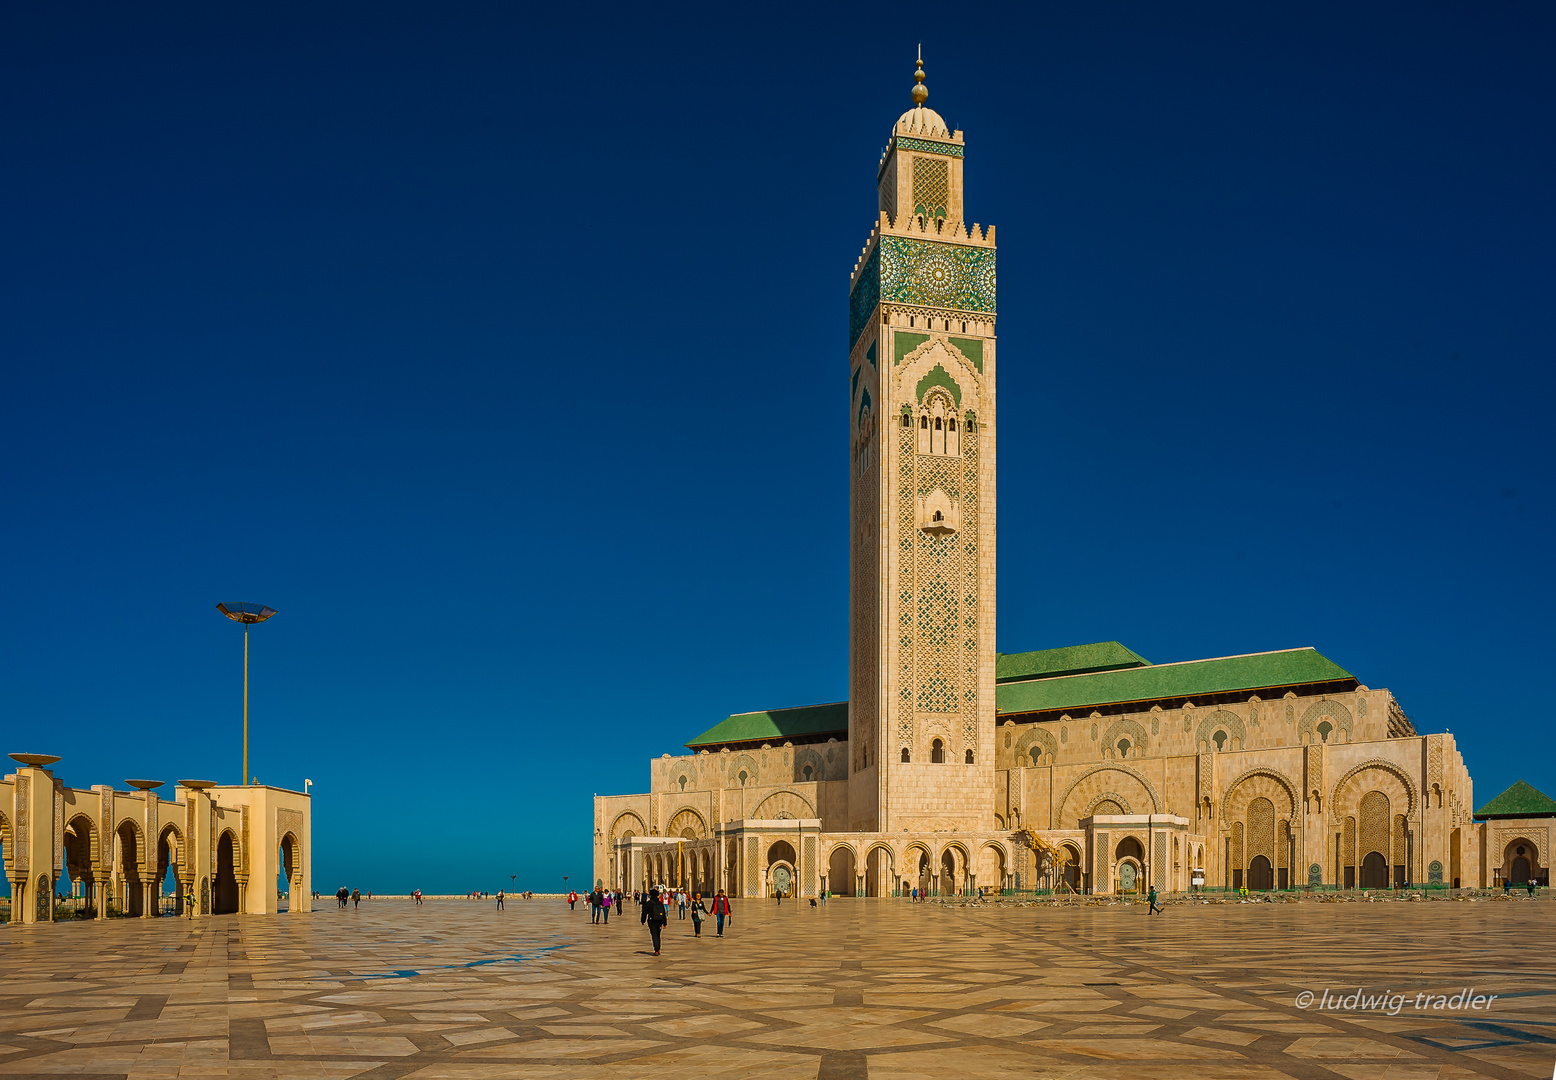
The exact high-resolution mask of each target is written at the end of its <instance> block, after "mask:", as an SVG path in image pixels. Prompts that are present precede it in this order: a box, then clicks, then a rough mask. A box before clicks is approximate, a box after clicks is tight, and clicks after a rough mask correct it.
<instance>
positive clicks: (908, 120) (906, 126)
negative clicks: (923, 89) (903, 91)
mask: <svg viewBox="0 0 1556 1080" xmlns="http://www.w3.org/2000/svg"><path fill="white" fill-rule="evenodd" d="M897 130H898V131H906V132H908V133H909V134H910V135H941V136H949V135H950V134H951V131H950V129H949V128H947V127H946V122H945V120H944V119H942V118H941V116H940V114H939V113H937V112H936V111H935V110H934V109H931V108H929V107H927V106H924V105H918V106H915V107H914V108H911V109H909V110H908V111H907V112H905V113H903V114H902V115H901V116H899V117H898V118H897Z"/></svg>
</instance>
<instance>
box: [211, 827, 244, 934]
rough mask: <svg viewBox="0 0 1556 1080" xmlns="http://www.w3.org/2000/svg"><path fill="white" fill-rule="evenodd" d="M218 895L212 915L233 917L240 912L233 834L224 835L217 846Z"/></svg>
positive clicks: (214, 897)
mask: <svg viewBox="0 0 1556 1080" xmlns="http://www.w3.org/2000/svg"><path fill="white" fill-rule="evenodd" d="M215 893H216V895H215V896H213V897H211V901H212V907H211V914H212V915H231V914H233V913H235V912H236V911H237V910H238V876H237V873H236V872H235V870H234V868H233V858H232V833H230V832H224V833H222V838H221V840H220V841H218V842H217V844H216V889H215Z"/></svg>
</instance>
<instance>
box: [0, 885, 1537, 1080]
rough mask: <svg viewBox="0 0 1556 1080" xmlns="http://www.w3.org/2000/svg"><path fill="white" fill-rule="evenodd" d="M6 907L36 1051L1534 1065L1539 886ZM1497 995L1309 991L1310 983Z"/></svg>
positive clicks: (6, 1017)
mask: <svg viewBox="0 0 1556 1080" xmlns="http://www.w3.org/2000/svg"><path fill="white" fill-rule="evenodd" d="M325 903H326V905H327V906H325V907H324V909H323V910H321V911H318V912H315V913H313V914H312V915H307V916H299V917H296V918H293V917H289V916H285V915H282V916H272V917H260V916H223V917H219V918H213V919H206V920H202V921H198V922H195V923H190V922H187V921H179V920H174V919H162V920H122V921H114V922H111V923H106V924H104V923H82V924H61V925H54V926H49V925H43V926H37V927H16V926H11V927H5V928H3V929H0V1080H16V1078H18V1077H26V1076H39V1077H42V1076H49V1077H58V1076H59V1075H60V1074H62V1073H65V1074H74V1075H76V1076H86V1077H103V1078H106V1077H142V1078H147V1080H150V1078H161V1077H174V1076H201V1077H227V1076H230V1077H234V1078H239V1077H241V1078H246V1080H271V1078H279V1077H363V1078H371V1080H385V1078H398V1077H415V1078H417V1080H438V1078H461V1080H462V1078H470V1080H502V1078H506V1077H546V1078H571V1077H600V1078H640V1077H643V1078H646V1077H654V1078H656V1080H664V1078H667V1077H676V1078H700V1077H724V1076H730V1077H741V1078H743V1080H758V1078H779V1077H782V1078H785V1080H788V1078H793V1080H864V1078H866V1077H870V1078H877V1080H878V1078H882V1077H890V1078H892V1080H920V1078H925V1080H927V1078H930V1077H933V1078H935V1080H944V1078H947V1077H955V1078H979V1077H994V1076H999V1077H1002V1078H1009V1077H1072V1078H1082V1077H1109V1078H1113V1077H1120V1078H1128V1080H1150V1078H1156V1077H1171V1078H1173V1080H1181V1078H1185V1077H1189V1078H1205V1077H1237V1078H1243V1077H1284V1076H1290V1077H1301V1078H1319V1077H1346V1078H1352V1080H1360V1078H1364V1077H1380V1078H1387V1080H1426V1078H1428V1077H1436V1078H1445V1077H1463V1076H1495V1077H1528V1076H1538V1077H1547V1076H1551V1075H1552V1073H1553V1067H1556V1066H1553V1062H1556V1009H1553V1006H1556V978H1553V968H1556V960H1553V959H1552V952H1551V932H1550V928H1551V923H1552V919H1553V916H1556V903H1551V902H1549V901H1546V900H1536V901H1524V902H1498V903H1474V904H1467V903H1413V904H1399V903H1380V904H1316V903H1308V904H1290V905H1271V904H1249V905H1232V906H1224V907H1205V906H1195V905H1174V906H1171V907H1169V909H1168V911H1167V914H1166V915H1164V916H1159V917H1157V916H1152V917H1149V918H1148V917H1147V916H1146V915H1145V909H1144V908H1143V907H1132V908H1127V907H1079V908H1074V909H1069V910H1057V911H1056V910H1051V909H1035V908H1008V907H1007V908H992V907H983V908H956V907H941V906H937V905H917V906H915V905H910V904H907V903H904V902H901V901H875V900H834V901H833V902H832V903H831V904H830V905H828V906H826V907H824V908H820V909H817V910H811V909H810V908H809V907H808V906H803V905H795V904H793V903H785V904H784V905H783V907H782V909H781V910H780V909H778V908H776V907H774V906H773V904H772V902H771V901H767V902H761V901H747V902H743V903H741V902H737V912H736V921H735V923H734V925H733V927H732V928H731V931H730V933H729V935H728V936H726V937H725V938H724V939H723V940H719V939H715V938H713V937H712V924H711V922H710V923H709V924H708V925H707V929H706V930H705V937H704V938H703V939H702V940H693V939H692V938H691V923H690V922H689V921H687V922H684V923H683V922H680V921H672V922H671V924H670V926H669V928H668V929H667V931H666V939H665V941H666V945H665V951H664V955H662V956H660V957H654V956H652V955H650V954H649V952H648V935H647V933H646V932H645V931H643V930H642V929H641V928H640V927H639V926H638V924H637V921H636V919H632V918H629V919H627V920H622V919H615V920H612V922H611V924H610V925H609V926H608V927H606V926H593V925H591V924H590V922H589V916H588V913H587V911H585V910H583V908H582V905H580V910H578V911H577V912H574V913H569V912H568V911H567V910H566V906H565V905H564V904H561V903H559V902H558V901H554V900H552V901H540V900H535V901H528V902H525V901H517V900H515V901H510V902H509V904H508V910H507V911H506V912H497V911H495V910H493V907H492V905H490V904H488V903H479V902H471V901H444V902H429V903H428V904H426V905H425V906H424V907H422V908H420V909H417V908H416V907H414V906H413V905H412V904H411V903H409V902H407V901H398V900H397V901H382V900H379V901H372V902H368V903H364V904H363V906H362V908H361V909H360V910H351V911H344V912H342V911H338V910H336V909H335V908H334V907H333V906H328V905H329V901H328V900H326V901H325ZM1358 985H1359V986H1361V987H1363V988H1369V989H1375V990H1383V989H1388V990H1394V991H1397V992H1403V993H1408V994H1409V995H1410V996H1411V998H1412V1000H1413V998H1414V995H1415V994H1417V993H1419V992H1421V991H1423V990H1424V991H1431V992H1434V993H1452V992H1454V991H1456V990H1458V989H1459V988H1460V987H1463V986H1474V987H1476V988H1477V990H1479V991H1481V992H1486V993H1496V994H1499V995H1501V996H1500V997H1499V998H1498V1000H1497V1001H1496V1002H1495V1003H1494V1005H1493V1006H1492V1011H1491V1012H1490V1013H1489V1014H1488V1013H1461V1014H1457V1015H1453V1016H1449V1015H1445V1014H1442V1013H1418V1012H1416V1011H1415V1010H1413V1009H1412V1008H1408V1007H1407V1008H1406V1009H1405V1011H1404V1012H1403V1013H1402V1014H1401V1015H1400V1016H1398V1017H1396V1018H1390V1017H1387V1016H1380V1015H1376V1014H1368V1013H1348V1014H1333V1013H1324V1014H1318V1013H1316V1012H1314V1011H1312V1010H1309V1011H1306V1012H1305V1011H1303V1010H1301V1009H1298V1008H1296V1007H1295V1005H1294V1004H1293V1000H1294V998H1295V996H1296V995H1297V993H1298V992H1299V991H1302V990H1313V991H1315V992H1321V991H1322V990H1323V989H1324V988H1326V987H1328V988H1332V989H1338V990H1345V991H1349V990H1351V989H1353V988H1355V987H1357V986H1358Z"/></svg>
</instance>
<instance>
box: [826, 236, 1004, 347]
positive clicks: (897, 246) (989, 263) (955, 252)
mask: <svg viewBox="0 0 1556 1080" xmlns="http://www.w3.org/2000/svg"><path fill="white" fill-rule="evenodd" d="M876 252H879V254H880V286H879V296H880V298H881V299H882V300H885V301H887V302H889V303H897V304H916V305H919V306H921V307H941V308H951V309H953V310H957V311H977V312H989V313H991V314H992V313H993V312H994V310H995V303H994V298H995V249H994V248H986V247H971V246H967V245H962V244H947V243H943V242H940V241H935V240H915V239H911V238H909V237H906V236H890V235H887V236H882V237H881V238H880V242H879V244H878V245H877V247H876ZM871 254H872V255H874V254H875V252H872V253H871ZM867 269H868V267H867ZM861 277H863V275H861ZM855 291H856V292H857V289H856V290H855ZM862 301H863V298H861V302H862ZM866 317H868V316H866ZM857 336H858V335H857V334H855V335H854V337H857Z"/></svg>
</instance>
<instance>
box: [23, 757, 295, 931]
mask: <svg viewBox="0 0 1556 1080" xmlns="http://www.w3.org/2000/svg"><path fill="white" fill-rule="evenodd" d="M191 783H193V782H191ZM310 802H311V800H310V799H309V797H308V796H307V795H304V794H303V793H301V792H297V791H288V790H286V789H284V788H276V787H269V786H263V785H248V786H223V785H203V784H202V785H200V786H199V787H185V786H182V785H180V786H175V787H174V789H173V798H171V799H163V798H161V797H160V796H159V795H158V793H157V791H156V790H155V789H151V790H144V791H134V792H125V791H115V790H114V789H113V788H112V787H110V786H108V785H103V784H100V785H96V786H94V787H91V788H71V787H67V786H65V784H64V783H63V782H61V781H60V780H58V779H56V778H55V776H54V774H53V772H52V771H50V770H49V769H47V768H37V767H31V766H27V767H23V768H20V769H18V770H17V771H16V772H15V773H14V774H12V775H10V776H7V777H5V778H4V780H0V845H3V847H4V855H5V873H6V877H7V878H8V879H9V881H10V883H11V919H12V921H13V922H38V921H48V920H49V919H52V918H53V916H54V903H55V897H56V895H57V893H58V892H59V891H60V888H61V885H62V883H63V882H64V881H65V880H67V879H69V880H71V881H80V882H82V883H83V887H84V888H85V890H86V895H87V896H88V898H89V899H90V902H91V904H92V906H94V907H95V908H96V909H97V912H98V917H99V918H107V913H108V905H107V903H106V901H107V900H108V899H109V898H110V897H111V898H112V899H113V901H114V902H115V904H116V905H117V906H118V907H119V908H120V910H122V911H126V912H132V913H136V914H140V915H144V916H146V917H151V916H153V915H155V914H156V913H157V910H158V905H159V904H160V902H161V892H162V889H161V886H162V882H163V879H164V877H165V876H166V874H167V871H168V870H169V869H170V868H172V869H174V870H175V877H176V879H177V881H178V885H179V894H180V900H179V901H178V906H179V910H180V911H184V910H187V909H186V907H185V900H186V899H187V901H188V903H189V905H190V906H192V908H193V913H194V914H197V915H201V916H204V915H208V914H211V913H212V909H213V906H214V905H213V904H212V902H211V895H212V890H213V884H214V882H215V881H216V879H217V877H218V872H219V871H220V872H222V873H223V874H225V873H226V872H227V870H228V869H229V868H228V867H225V866H222V865H219V863H218V850H219V847H220V844H221V841H222V838H223V837H224V836H226V837H228V838H229V841H230V843H231V848H232V860H231V865H230V872H231V874H232V879H233V883H234V888H235V906H234V908H233V910H235V911H242V912H245V913H247V914H251V915H262V914H269V913H274V912H275V911H277V910H278V907H279V901H278V898H277V881H278V877H279V876H280V874H281V866H282V857H283V848H284V849H285V852H286V854H287V855H289V856H290V873H289V875H288V878H287V880H288V884H289V890H288V891H289V894H290V904H289V910H290V911H292V912H305V911H309V910H311V909H312V903H311V896H312V889H313V881H312V853H313V837H312V817H311V808H310Z"/></svg>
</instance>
